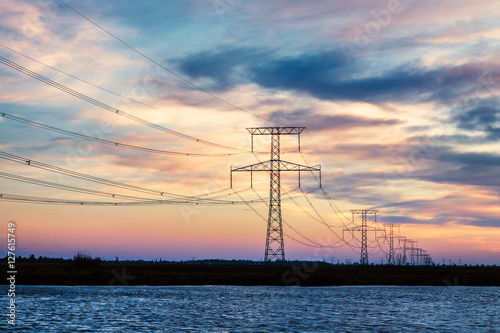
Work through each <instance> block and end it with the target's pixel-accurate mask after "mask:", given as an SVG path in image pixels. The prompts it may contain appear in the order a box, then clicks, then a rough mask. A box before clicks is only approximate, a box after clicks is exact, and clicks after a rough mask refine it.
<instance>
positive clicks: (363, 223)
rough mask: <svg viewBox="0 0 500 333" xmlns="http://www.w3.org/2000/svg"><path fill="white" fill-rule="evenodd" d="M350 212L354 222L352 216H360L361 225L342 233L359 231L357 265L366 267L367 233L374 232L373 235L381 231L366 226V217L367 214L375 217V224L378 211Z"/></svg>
mask: <svg viewBox="0 0 500 333" xmlns="http://www.w3.org/2000/svg"><path fill="white" fill-rule="evenodd" d="M351 212H352V220H353V222H354V215H355V214H361V225H360V226H356V227H352V228H346V229H343V231H342V233H343V232H344V231H351V232H352V231H361V257H360V259H359V264H360V265H368V231H374V232H375V233H376V232H377V231H382V229H379V228H375V227H371V226H368V223H367V222H368V220H367V217H366V216H367V215H368V214H374V215H375V222H377V212H378V210H375V209H351Z"/></svg>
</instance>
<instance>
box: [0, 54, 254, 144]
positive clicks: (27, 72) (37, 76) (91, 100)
mask: <svg viewBox="0 0 500 333" xmlns="http://www.w3.org/2000/svg"><path fill="white" fill-rule="evenodd" d="M0 63H3V64H4V65H7V66H9V67H10V68H12V69H15V70H17V71H19V72H21V73H23V74H25V75H28V76H30V77H32V78H34V79H36V80H38V81H40V82H43V83H45V84H47V85H50V86H52V87H54V88H56V89H59V90H61V91H63V92H65V93H67V94H70V95H72V96H74V97H77V98H79V99H81V100H83V101H86V102H88V103H90V104H93V105H95V106H98V107H100V108H102V109H105V110H107V111H110V112H113V113H115V114H117V115H120V116H122V117H125V118H128V119H130V120H133V121H135V122H138V123H140V124H143V125H146V126H149V127H151V128H154V129H157V130H160V131H163V132H166V133H169V134H172V135H175V136H177V137H180V138H183V139H186V140H190V141H194V142H198V143H201V144H204V145H208V146H212V147H216V148H221V149H228V150H234V151H241V152H250V151H249V150H245V149H239V148H234V147H230V146H225V145H221V144H217V143H214V142H210V141H206V140H203V139H199V138H195V137H193V136H190V135H187V134H184V133H181V132H177V131H174V130H172V129H169V128H166V127H163V126H161V125H158V124H155V123H152V122H149V121H147V120H145V119H142V118H139V117H136V116H134V115H132V114H130V113H127V112H125V111H122V110H119V109H117V108H115V107H112V106H110V105H108V104H105V103H103V102H100V101H98V100H96V99H94V98H91V97H89V96H87V95H84V94H82V93H80V92H78V91H76V90H73V89H71V88H69V87H66V86H65V85H62V84H59V83H57V82H55V81H52V80H51V79H49V78H47V77H45V76H43V75H40V74H37V73H35V72H33V71H31V70H29V69H27V68H25V67H23V66H21V65H19V64H16V63H15V62H12V61H10V60H8V59H6V58H4V57H2V56H0Z"/></svg>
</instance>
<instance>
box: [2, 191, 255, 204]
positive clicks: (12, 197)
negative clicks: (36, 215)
mask: <svg viewBox="0 0 500 333" xmlns="http://www.w3.org/2000/svg"><path fill="white" fill-rule="evenodd" d="M2 200H3V201H9V202H24V203H38V204H55V205H79V206H156V205H197V206H217V205H227V204H231V205H238V204H245V205H250V204H251V203H256V202H255V201H249V202H241V201H233V202H193V201H189V200H144V201H131V202H110V201H85V200H65V199H54V198H43V197H33V196H26V195H17V194H8V193H0V201H2ZM250 206H251V205H250Z"/></svg>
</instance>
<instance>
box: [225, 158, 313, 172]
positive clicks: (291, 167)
mask: <svg viewBox="0 0 500 333" xmlns="http://www.w3.org/2000/svg"><path fill="white" fill-rule="evenodd" d="M271 162H272V161H265V162H260V163H255V164H252V165H247V166H244V167H241V168H234V167H231V172H244V171H273V170H274V171H321V166H320V165H316V166H312V167H309V166H305V165H301V164H297V163H292V162H286V161H281V160H280V161H279V164H278V165H277V167H278V168H276V167H275V166H271ZM273 167H274V168H273Z"/></svg>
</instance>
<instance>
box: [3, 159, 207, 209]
mask: <svg viewBox="0 0 500 333" xmlns="http://www.w3.org/2000/svg"><path fill="white" fill-rule="evenodd" d="M0 158H2V159H5V160H8V161H11V162H15V163H19V164H22V165H27V166H30V167H34V168H38V169H42V170H45V171H49V172H54V173H57V174H60V175H64V176H68V177H73V178H77V179H81V180H85V181H90V182H93V183H97V184H102V185H107V186H112V187H116V188H121V189H124V190H130V191H135V192H141V193H145V194H152V195H158V196H162V197H171V198H174V199H184V200H200V201H203V200H208V199H209V198H205V197H203V195H198V196H187V195H180V194H175V193H170V192H166V191H158V190H152V189H149V188H145V187H141V186H136V185H129V184H125V183H121V182H116V181H113V180H108V179H104V178H99V177H95V176H91V175H88V174H84V173H80V172H76V171H72V170H68V169H64V168H61V167H56V166H52V165H50V164H46V163H41V162H37V161H35V160H32V159H28V158H26V157H20V156H16V155H13V154H10V153H6V152H2V151H0Z"/></svg>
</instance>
